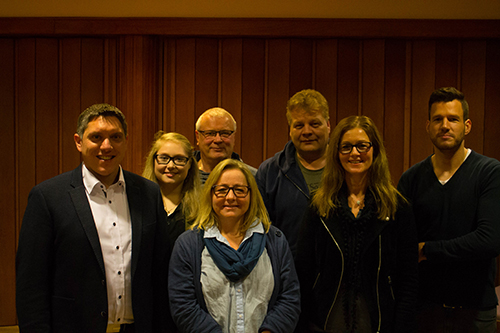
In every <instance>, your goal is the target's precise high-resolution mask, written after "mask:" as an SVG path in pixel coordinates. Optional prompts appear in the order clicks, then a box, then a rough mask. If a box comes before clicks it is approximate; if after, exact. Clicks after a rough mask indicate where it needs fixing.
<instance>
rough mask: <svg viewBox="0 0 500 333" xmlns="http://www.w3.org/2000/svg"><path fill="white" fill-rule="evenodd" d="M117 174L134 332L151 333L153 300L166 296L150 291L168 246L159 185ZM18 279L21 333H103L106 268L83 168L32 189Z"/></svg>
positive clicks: (105, 321) (24, 229) (166, 254)
mask: <svg viewBox="0 0 500 333" xmlns="http://www.w3.org/2000/svg"><path fill="white" fill-rule="evenodd" d="M123 173H124V177H125V183H126V185H125V186H126V191H127V198H128V203H129V210H130V217H131V221H132V271H131V274H132V304H133V314H134V322H135V328H136V332H141V333H142V332H144V333H147V332H153V331H154V329H153V326H154V324H153V307H154V306H153V305H154V302H155V301H156V300H155V299H154V297H156V296H158V297H166V296H165V295H158V293H157V292H156V291H155V292H153V290H154V288H155V283H153V282H154V281H153V273H154V271H155V270H156V269H157V268H160V267H161V266H164V265H166V264H168V253H167V252H168V250H167V249H166V248H168V246H169V245H168V240H167V238H166V237H164V235H162V234H161V233H160V232H158V231H159V230H160V229H159V226H160V225H161V224H164V223H165V212H164V210H163V202H162V198H161V194H160V191H159V188H158V185H156V184H154V183H153V182H150V181H148V180H146V179H144V178H142V177H140V176H137V175H135V174H132V173H130V172H127V171H123ZM161 229H163V228H161ZM163 237H164V238H163ZM160 238H163V239H161V241H159V239H160ZM161 271H164V267H162V269H161ZM16 272H17V277H16V302H17V305H16V307H17V314H18V319H19V327H20V330H21V332H64V333H69V332H72V333H73V332H89V333H90V332H92V333H94V332H106V326H107V321H108V315H107V311H108V301H107V294H106V277H105V273H104V261H103V256H102V252H101V247H100V243H99V237H98V234H97V229H96V227H95V224H94V219H93V216H92V211H91V209H90V205H89V202H88V200H87V196H86V194H85V188H84V185H83V180H82V166H81V165H80V166H79V167H78V168H76V169H75V170H73V171H70V172H67V173H64V174H61V175H59V176H56V177H54V178H52V179H49V180H47V181H45V182H43V183H41V184H39V185H37V186H35V187H34V188H33V189H32V190H31V192H30V195H29V199H28V205H27V208H26V211H25V214H24V218H23V224H22V226H21V232H20V236H19V247H18V251H17V256H16ZM166 279H167V277H166V276H165V279H164V281H165V284H166V281H167V280H166ZM161 280H162V279H161V278H158V279H157V281H161ZM162 289H164V288H162ZM164 301H167V300H164ZM166 316H168V313H166ZM155 330H156V329H155Z"/></svg>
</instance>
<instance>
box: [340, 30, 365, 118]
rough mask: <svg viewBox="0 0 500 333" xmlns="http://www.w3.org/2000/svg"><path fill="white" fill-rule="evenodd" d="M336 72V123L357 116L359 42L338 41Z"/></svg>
mask: <svg viewBox="0 0 500 333" xmlns="http://www.w3.org/2000/svg"><path fill="white" fill-rule="evenodd" d="M338 48H339V49H338V71H337V75H338V77H337V82H338V85H337V121H340V120H342V119H344V118H345V117H348V116H352V115H357V114H359V111H360V110H359V109H358V107H359V105H358V103H359V91H360V82H359V56H360V55H359V53H360V51H359V50H360V41H358V40H339V42H338Z"/></svg>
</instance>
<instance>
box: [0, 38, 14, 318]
mask: <svg viewBox="0 0 500 333" xmlns="http://www.w3.org/2000/svg"><path fill="white" fill-rule="evenodd" d="M14 57H15V41H14V40H13V39H0V73H2V76H3V79H2V80H0V109H1V110H2V122H1V123H0V142H1V143H2V144H1V145H0V154H1V156H2V163H0V174H1V175H2V186H0V198H1V199H0V211H1V212H2V219H1V220H0V253H2V256H1V258H2V259H1V262H0V281H2V283H1V284H0V300H2V306H1V307H0V323H8V322H11V323H12V322H15V321H16V311H15V308H14V306H13V305H14V304H13V303H14V302H13V300H14V298H15V294H14V290H15V272H14V269H15V253H16V240H17V234H18V233H17V223H16V215H17V214H16V213H17V210H16V197H15V195H14V194H15V193H16V169H15V165H16V163H15V161H16V140H15V139H16V126H15V124H16V114H15V101H14V96H15V85H14V82H15V81H14V77H15V66H14V63H15V59H14ZM4 303H5V305H3V304H4Z"/></svg>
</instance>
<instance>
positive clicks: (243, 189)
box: [212, 185, 250, 198]
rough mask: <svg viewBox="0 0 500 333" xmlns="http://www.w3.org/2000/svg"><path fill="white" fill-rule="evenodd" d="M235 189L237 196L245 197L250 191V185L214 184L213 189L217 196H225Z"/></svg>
mask: <svg viewBox="0 0 500 333" xmlns="http://www.w3.org/2000/svg"><path fill="white" fill-rule="evenodd" d="M231 190H233V193H234V196H235V197H237V198H244V197H246V196H247V195H248V192H250V186H244V185H236V186H233V187H229V186H226V185H214V186H212V191H213V192H214V194H215V196H216V197H217V198H225V197H226V196H227V194H228V193H229V191H231Z"/></svg>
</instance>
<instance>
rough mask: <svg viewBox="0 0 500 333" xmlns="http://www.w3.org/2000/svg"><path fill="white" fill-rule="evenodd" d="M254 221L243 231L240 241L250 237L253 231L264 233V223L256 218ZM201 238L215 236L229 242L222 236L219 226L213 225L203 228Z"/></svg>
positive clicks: (223, 241)
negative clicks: (206, 228)
mask: <svg viewBox="0 0 500 333" xmlns="http://www.w3.org/2000/svg"><path fill="white" fill-rule="evenodd" d="M255 222H257V223H254V226H252V227H251V228H250V229H248V230H247V232H246V233H245V237H243V241H242V242H241V243H243V242H244V241H246V240H247V239H248V238H250V237H251V236H252V235H253V234H254V233H259V234H263V233H264V225H262V222H260V221H259V220H256V221H255ZM203 238H216V239H217V240H218V241H219V242H222V243H224V244H227V245H229V242H228V241H227V240H226V238H224V236H222V234H221V233H220V231H219V228H217V227H216V226H215V225H214V226H212V227H210V228H209V229H208V230H205V233H204V235H203Z"/></svg>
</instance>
